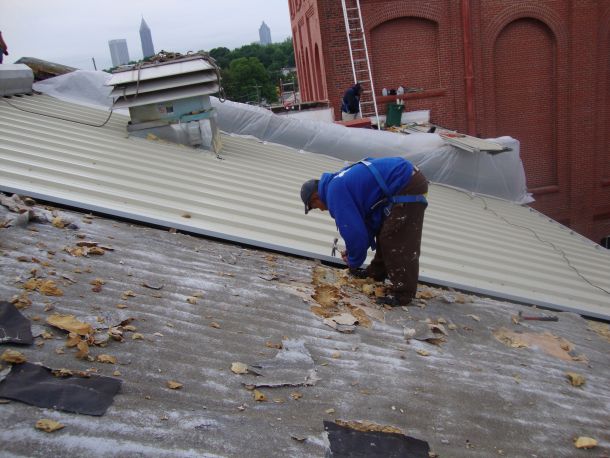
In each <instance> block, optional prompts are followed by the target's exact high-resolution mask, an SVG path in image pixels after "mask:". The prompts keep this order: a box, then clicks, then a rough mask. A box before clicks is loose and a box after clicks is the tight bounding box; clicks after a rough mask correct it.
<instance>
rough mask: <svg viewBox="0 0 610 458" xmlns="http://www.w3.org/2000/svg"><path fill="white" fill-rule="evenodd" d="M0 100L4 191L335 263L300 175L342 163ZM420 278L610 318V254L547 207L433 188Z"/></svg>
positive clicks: (44, 101)
mask: <svg viewBox="0 0 610 458" xmlns="http://www.w3.org/2000/svg"><path fill="white" fill-rule="evenodd" d="M10 103H11V104H12V105H14V106H17V107H22V108H24V109H28V110H30V111H34V112H37V113H45V114H48V115H52V116H62V117H64V118H70V119H75V120H82V121H86V122H90V123H96V122H97V123H100V122H101V121H103V119H104V118H105V117H106V114H105V113H103V112H100V111H96V110H93V109H90V108H84V107H81V106H77V105H73V104H70V103H66V102H61V101H58V100H56V99H53V98H50V97H47V96H41V95H35V96H30V97H21V98H12V99H11V101H10ZM127 121H128V119H127V118H125V117H121V116H120V115H113V116H112V118H111V120H110V121H109V123H108V124H107V125H105V126H104V127H103V128H96V127H91V126H85V125H82V124H75V123H73V122H68V121H64V120H61V119H55V118H49V117H43V116H40V115H39V114H33V113H26V112H23V111H19V110H17V109H16V108H14V107H13V106H10V105H8V104H7V103H0V140H1V141H2V143H3V147H2V148H1V149H0V190H3V191H5V192H18V193H22V194H28V195H31V196H32V197H35V198H42V199H45V200H48V201H52V202H56V203H60V204H64V205H71V206H75V207H78V208H83V209H87V210H92V211H98V212H103V213H106V214H110V215H115V216H119V217H127V218H130V219H134V220H139V221H142V222H145V223H153V224H158V225H161V226H165V227H173V228H176V229H179V230H184V231H189V232H192V233H197V234H202V235H207V236H213V237H218V238H221V239H225V240H229V241H233V242H239V243H245V244H248V245H253V246H258V247H263V248H270V249H274V250H278V251H281V252H285V253H290V254H297V255H303V256H307V257H314V258H318V259H322V260H326V261H333V262H340V261H339V260H338V258H333V257H332V256H330V252H331V245H332V241H333V239H334V237H335V236H336V233H337V232H336V228H335V225H334V223H333V221H332V219H331V218H330V217H329V216H328V214H322V213H320V212H312V213H310V214H309V215H307V216H305V215H303V207H302V203H301V202H300V199H299V189H300V186H301V184H302V183H303V182H304V181H305V180H307V179H310V178H315V177H318V176H319V175H320V174H321V173H322V172H325V171H336V170H338V169H340V168H341V167H343V165H344V162H343V161H340V160H337V159H333V158H329V157H325V156H322V155H317V154H301V153H298V152H296V151H294V150H292V149H290V148H288V147H284V146H278V145H270V144H265V143H262V142H259V141H257V140H254V139H245V138H237V137H230V136H224V137H223V145H224V146H223V151H222V152H221V154H220V156H219V157H217V156H216V155H215V154H212V153H209V152H206V151H203V150H193V149H191V148H188V147H184V146H180V145H171V144H167V143H161V142H158V141H147V140H143V139H139V138H126V134H125V126H126V124H127ZM429 202H430V205H429V207H428V209H427V211H426V217H425V221H424V230H423V240H422V257H421V259H420V266H421V268H420V280H421V281H426V282H430V283H434V284H438V285H443V286H451V287H455V288H459V289H462V290H466V291H472V292H476V293H480V294H485V295H490V296H494V297H499V298H503V299H509V300H516V301H520V302H524V303H528V304H537V305H540V306H545V307H550V308H555V309H560V310H566V311H575V312H578V313H581V314H585V315H588V316H594V317H601V318H606V319H608V318H610V277H608V275H607V272H609V271H610V253H609V252H607V251H606V250H604V249H603V248H601V247H600V246H599V245H596V244H594V243H593V242H591V241H589V240H587V239H585V238H584V237H581V236H580V235H578V234H575V233H574V232H573V231H571V230H569V229H568V228H566V227H564V226H562V225H560V224H559V223H556V222H554V221H552V220H550V219H549V218H547V217H546V216H544V215H541V214H540V213H538V212H536V211H534V210H532V209H529V208H527V207H523V206H520V205H516V204H514V203H510V202H506V201H502V200H500V199H496V198H491V197H485V196H475V195H473V194H471V193H468V192H463V191H460V190H456V189H452V188H448V187H445V186H440V185H432V186H431V187H430V193H429Z"/></svg>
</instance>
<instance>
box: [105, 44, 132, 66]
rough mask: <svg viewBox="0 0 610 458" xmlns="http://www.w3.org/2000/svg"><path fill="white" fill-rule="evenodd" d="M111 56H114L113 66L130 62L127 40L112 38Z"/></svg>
mask: <svg viewBox="0 0 610 458" xmlns="http://www.w3.org/2000/svg"><path fill="white" fill-rule="evenodd" d="M108 47H110V57H111V58H112V66H113V67H117V66H119V65H125V64H127V63H129V52H128V51H127V40H125V39H124V38H121V39H119V40H110V41H109V42H108Z"/></svg>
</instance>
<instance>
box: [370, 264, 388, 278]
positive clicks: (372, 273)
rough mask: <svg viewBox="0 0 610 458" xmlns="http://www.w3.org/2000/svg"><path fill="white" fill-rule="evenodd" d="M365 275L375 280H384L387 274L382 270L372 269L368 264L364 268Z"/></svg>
mask: <svg viewBox="0 0 610 458" xmlns="http://www.w3.org/2000/svg"><path fill="white" fill-rule="evenodd" d="M365 272H366V275H367V276H368V277H370V278H372V279H373V280H375V281H384V280H385V279H386V278H388V275H387V274H386V273H384V272H378V271H373V270H372V269H371V268H370V266H369V267H367V268H366V269H365Z"/></svg>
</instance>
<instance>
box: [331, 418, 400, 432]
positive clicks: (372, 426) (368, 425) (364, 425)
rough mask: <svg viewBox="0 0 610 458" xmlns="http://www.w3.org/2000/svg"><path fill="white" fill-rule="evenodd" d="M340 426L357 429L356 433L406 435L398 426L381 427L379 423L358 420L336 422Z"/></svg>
mask: <svg viewBox="0 0 610 458" xmlns="http://www.w3.org/2000/svg"><path fill="white" fill-rule="evenodd" d="M335 423H337V424H338V425H340V426H345V427H347V428H351V429H355V430H356V431H362V432H366V431H377V432H380V433H396V434H405V433H404V431H402V430H401V429H400V428H397V427H396V426H390V425H380V424H377V423H373V422H372V421H366V420H364V421H358V420H335Z"/></svg>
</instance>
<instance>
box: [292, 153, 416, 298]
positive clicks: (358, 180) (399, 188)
mask: <svg viewBox="0 0 610 458" xmlns="http://www.w3.org/2000/svg"><path fill="white" fill-rule="evenodd" d="M427 193H428V180H427V179H426V177H425V176H424V175H423V173H421V172H420V170H419V169H418V168H417V167H416V166H414V165H413V164H412V163H411V162H409V161H407V160H406V159H403V158H401V157H386V158H378V159H363V160H362V161H359V162H356V163H355V164H352V165H350V166H348V167H345V168H343V169H341V170H339V171H338V172H336V173H323V174H322V176H321V177H320V179H312V180H308V181H306V182H305V183H303V186H302V187H301V200H302V201H303V203H304V204H305V214H307V213H308V212H309V211H310V210H312V209H314V208H315V209H319V210H322V211H325V210H328V211H329V213H330V216H331V217H332V218H333V219H334V220H335V223H336V224H337V228H338V229H339V233H340V234H341V237H342V238H343V240H344V241H345V246H346V250H345V251H344V252H342V253H341V255H342V258H343V260H344V261H345V263H346V264H347V266H348V267H349V269H350V272H351V273H352V275H355V276H357V277H365V276H366V277H371V278H373V279H375V280H377V281H384V280H385V279H386V278H389V280H390V281H391V283H392V287H391V289H390V294H388V295H386V296H385V297H383V298H380V300H379V302H380V303H384V304H388V305H392V306H399V305H407V304H409V303H410V302H411V300H412V299H413V298H414V297H415V294H416V293H417V279H418V276H419V255H420V246H421V237H422V226H423V222H424V212H425V210H426V207H427V205H428V202H427V200H426V195H427ZM369 247H370V248H371V249H372V250H374V251H375V256H374V258H373V260H372V262H371V264H370V265H369V266H368V267H367V268H366V269H360V266H361V265H362V264H363V263H364V261H365V260H366V255H367V250H368V249H369Z"/></svg>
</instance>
